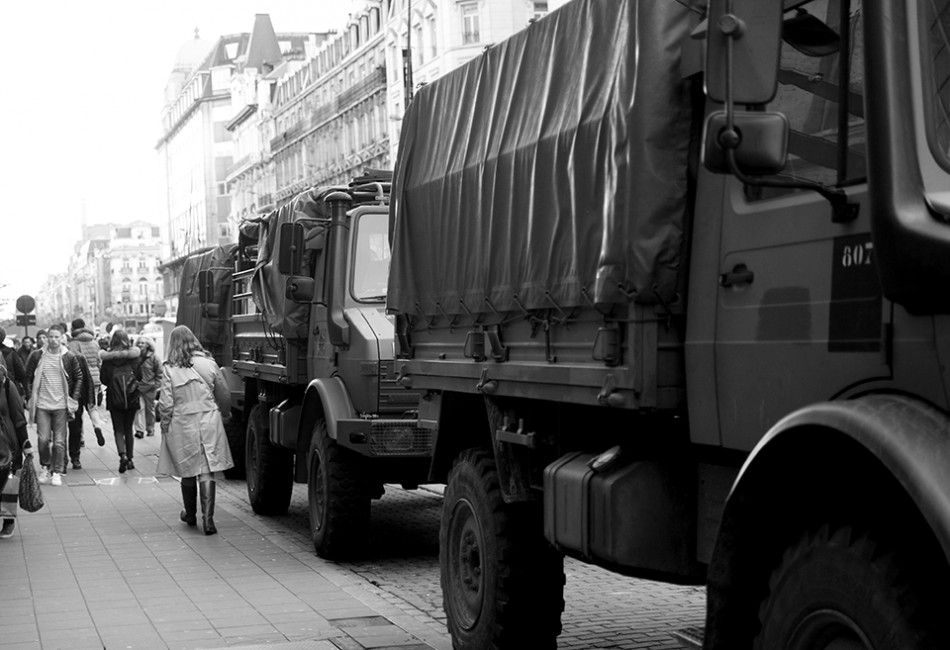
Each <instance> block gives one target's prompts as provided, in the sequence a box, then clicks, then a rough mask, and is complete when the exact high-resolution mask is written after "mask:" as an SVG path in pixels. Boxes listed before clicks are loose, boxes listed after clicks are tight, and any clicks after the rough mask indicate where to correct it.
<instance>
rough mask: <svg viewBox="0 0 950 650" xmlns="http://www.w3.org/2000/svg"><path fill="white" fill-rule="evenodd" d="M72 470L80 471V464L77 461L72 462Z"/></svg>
mask: <svg viewBox="0 0 950 650" xmlns="http://www.w3.org/2000/svg"><path fill="white" fill-rule="evenodd" d="M73 469H82V463H80V462H79V459H78V458H77V459H76V460H74V461H73Z"/></svg>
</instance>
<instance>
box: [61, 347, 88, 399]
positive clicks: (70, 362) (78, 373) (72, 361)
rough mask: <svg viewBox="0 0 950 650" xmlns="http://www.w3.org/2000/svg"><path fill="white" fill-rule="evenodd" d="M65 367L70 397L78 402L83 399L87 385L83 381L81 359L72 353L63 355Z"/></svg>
mask: <svg viewBox="0 0 950 650" xmlns="http://www.w3.org/2000/svg"><path fill="white" fill-rule="evenodd" d="M63 365H64V366H65V367H66V377H67V384H68V385H69V396H70V397H72V398H73V399H74V400H76V401H77V402H78V401H79V400H80V399H81V398H82V391H83V388H84V387H85V384H86V382H85V381H83V376H82V366H81V365H79V357H78V356H76V355H75V354H73V353H72V352H67V353H66V354H65V355H63Z"/></svg>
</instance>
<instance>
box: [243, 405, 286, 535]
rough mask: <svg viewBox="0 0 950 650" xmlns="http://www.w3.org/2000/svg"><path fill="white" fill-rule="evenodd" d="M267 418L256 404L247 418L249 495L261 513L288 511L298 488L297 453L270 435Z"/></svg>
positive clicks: (252, 503) (252, 505)
mask: <svg viewBox="0 0 950 650" xmlns="http://www.w3.org/2000/svg"><path fill="white" fill-rule="evenodd" d="M266 422H267V419H266V417H265V412H264V409H263V407H262V406H261V405H260V404H255V405H254V407H253V408H252V409H251V413H250V415H249V416H248V420H247V455H246V464H247V499H248V501H249V502H250V503H251V509H253V510H254V512H255V513H257V514H259V515H271V516H272V515H284V514H287V509H288V508H289V507H290V498H291V496H292V495H293V489H294V455H293V453H291V452H290V450H288V449H281V448H280V447H278V446H276V445H274V444H272V443H271V441H270V440H268V439H267V425H266Z"/></svg>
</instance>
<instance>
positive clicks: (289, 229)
mask: <svg viewBox="0 0 950 650" xmlns="http://www.w3.org/2000/svg"><path fill="white" fill-rule="evenodd" d="M279 239H280V244H279V248H278V251H277V271H278V272H279V273H281V274H282V275H293V274H294V272H295V271H296V270H297V269H299V268H300V265H301V263H302V262H303V246H304V242H303V226H302V225H300V224H299V223H282V224H280V235H279Z"/></svg>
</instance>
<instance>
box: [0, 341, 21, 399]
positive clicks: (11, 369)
mask: <svg viewBox="0 0 950 650" xmlns="http://www.w3.org/2000/svg"><path fill="white" fill-rule="evenodd" d="M6 338H7V332H6V330H5V329H3V328H2V327H0V354H2V355H3V362H4V363H5V364H6V366H7V374H8V376H9V377H10V378H11V379H13V382H14V384H15V385H16V388H17V390H18V391H20V395H21V396H23V395H24V394H25V393H26V364H24V363H23V359H22V358H21V357H20V355H19V354H17V351H16V350H15V349H14V348H11V347H7V345H5V344H4V340H6Z"/></svg>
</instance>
